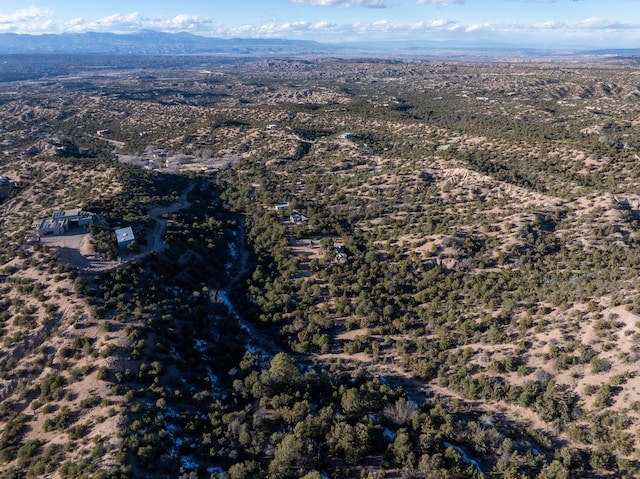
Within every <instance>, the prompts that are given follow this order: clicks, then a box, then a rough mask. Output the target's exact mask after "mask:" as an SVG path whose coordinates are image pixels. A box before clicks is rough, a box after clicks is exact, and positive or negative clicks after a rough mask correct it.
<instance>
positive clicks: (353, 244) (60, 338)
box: [0, 56, 640, 479]
mask: <svg viewBox="0 0 640 479" xmlns="http://www.w3.org/2000/svg"><path fill="white" fill-rule="evenodd" d="M574 60H575V59H574ZM0 62H4V63H3V65H8V66H10V68H7V69H5V70H3V71H2V74H3V76H2V82H0V112H1V114H0V146H1V148H0V176H1V177H2V178H0V236H1V243H2V247H1V248H0V341H1V343H0V344H1V345H0V476H2V477H3V478H4V477H6V478H25V477H33V478H35V477H47V478H61V479H65V478H90V477H91V478H140V477H149V478H155V477H157V478H165V477H167V478H169V477H171V478H174V477H179V478H185V479H186V478H200V477H201V478H232V479H236V478H245V477H246V478H249V477H269V478H285V477H292V478H293V477H305V478H307V479H311V478H322V477H332V478H334V477H335V478H343V477H353V478H373V477H377V478H381V477H387V478H408V477H416V478H434V479H435V478H447V477H449V478H468V477H478V478H479V477H487V478H488V477H508V478H524V477H539V478H561V477H572V478H573V477H594V478H595V477H638V473H637V472H636V471H637V470H638V468H639V466H640V464H639V462H638V461H640V455H639V452H638V451H640V449H639V448H640V436H639V431H640V376H639V375H638V372H637V367H638V364H639V361H640V291H639V288H640V282H639V280H638V268H639V267H640V134H638V127H639V118H640V114H639V113H640V77H639V76H638V69H637V66H638V64H637V61H636V60H634V59H633V58H609V59H603V58H598V59H596V58H591V59H589V61H587V60H586V59H585V58H581V59H580V61H579V62H578V61H570V59H564V60H563V61H560V60H558V61H551V60H549V59H546V60H541V59H538V60H532V61H530V60H529V59H528V60H527V61H523V60H522V59H519V58H511V59H510V60H509V61H507V60H504V61H498V60H497V59H494V61H491V62H471V61H464V62H463V61H440V60H439V61H429V60H427V59H424V60H421V61H418V60H415V61H408V60H407V61H386V60H348V59H337V58H323V59H317V60H309V61H306V60H284V59H252V58H246V59H239V58H234V59H231V58H222V57H221V58H215V57H204V56H203V57H195V56H191V57H168V56H167V57H127V56H123V57H113V56H104V57H97V56H91V57H89V56H86V57H83V56H74V57H67V56H51V57H47V56H44V57H41V58H40V57H30V56H3V57H0ZM3 178H4V179H3ZM78 209H79V210H80V211H82V212H84V213H86V215H88V216H90V217H91V224H90V225H85V226H82V225H80V224H79V223H78V224H76V222H77V221H78V220H77V219H76V220H71V222H70V223H68V224H66V223H65V225H66V226H65V228H67V229H65V230H64V231H61V232H60V233H61V234H58V233H57V232H55V233H53V234H43V233H42V232H43V231H44V230H43V229H40V230H38V227H39V225H40V228H42V224H43V223H42V222H43V221H44V219H48V218H52V221H53V220H55V219H56V218H59V216H58V217H56V212H63V211H66V212H67V216H68V215H69V214H71V213H70V212H72V211H77V210H78ZM47 224H49V223H47ZM129 227H130V228H131V230H130V231H131V234H133V236H134V237H135V241H133V242H131V241H130V238H128V241H127V242H126V244H125V243H122V244H120V245H119V244H118V242H117V237H116V234H115V230H116V229H120V230H125V229H127V228H129Z"/></svg>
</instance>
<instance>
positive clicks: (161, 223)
mask: <svg viewBox="0 0 640 479" xmlns="http://www.w3.org/2000/svg"><path fill="white" fill-rule="evenodd" d="M195 186H196V183H195V181H193V180H191V182H190V183H189V186H188V187H187V189H186V190H184V191H183V192H182V194H181V195H180V200H179V201H177V202H176V203H173V204H170V205H169V206H156V207H154V208H151V209H150V210H149V216H151V219H153V220H154V221H155V222H156V225H155V226H154V228H153V231H152V232H151V241H150V242H149V244H150V247H149V248H148V249H147V251H145V252H144V253H141V254H139V255H136V257H140V255H142V256H146V255H147V254H149V253H151V252H152V251H155V252H157V253H159V252H161V251H163V250H164V249H165V248H166V247H167V244H166V243H165V242H164V241H163V240H162V237H163V236H164V234H165V233H166V231H167V221H166V220H164V219H162V215H166V214H169V213H175V212H176V211H180V210H182V209H185V208H188V207H189V206H191V203H190V202H189V201H188V200H187V195H188V194H189V193H191V191H192V190H193V188H194V187H195Z"/></svg>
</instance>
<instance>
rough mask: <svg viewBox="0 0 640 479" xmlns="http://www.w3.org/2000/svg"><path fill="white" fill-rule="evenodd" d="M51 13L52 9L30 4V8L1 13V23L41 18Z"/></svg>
mask: <svg viewBox="0 0 640 479" xmlns="http://www.w3.org/2000/svg"><path fill="white" fill-rule="evenodd" d="M50 15H51V11H50V10H49V9H48V8H38V7H36V6H33V5H32V6H30V7H28V8H22V9H20V10H16V11H15V12H13V13H9V14H0V23H4V24H10V23H20V22H24V21H26V20H40V19H44V18H48V17H49V16H50Z"/></svg>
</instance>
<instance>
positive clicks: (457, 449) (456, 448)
mask: <svg viewBox="0 0 640 479" xmlns="http://www.w3.org/2000/svg"><path fill="white" fill-rule="evenodd" d="M443 444H444V446H445V447H452V448H453V449H455V450H456V451H458V452H459V453H460V455H461V456H462V461H463V462H466V463H467V464H471V465H472V466H473V467H475V468H476V470H477V471H478V472H480V473H482V469H480V465H479V464H478V463H477V462H476V461H474V460H473V459H471V458H470V457H469V456H467V453H466V452H464V451H463V450H462V448H461V447H458V446H454V445H453V444H451V443H450V442H444V443H443Z"/></svg>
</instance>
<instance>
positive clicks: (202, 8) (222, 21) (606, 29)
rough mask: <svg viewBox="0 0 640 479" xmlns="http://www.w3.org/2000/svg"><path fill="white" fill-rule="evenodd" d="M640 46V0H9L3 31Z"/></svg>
mask: <svg viewBox="0 0 640 479" xmlns="http://www.w3.org/2000/svg"><path fill="white" fill-rule="evenodd" d="M141 29H153V30H161V31H167V32H179V31H187V32H191V33H194V34H198V35H205V36H215V37H223V38H231V37H243V38H290V39H305V40H317V41H322V42H344V41H380V40H385V41H386V40H433V41H444V40H454V41H458V42H465V43H471V44H473V43H480V42H500V43H509V44H512V45H528V46H541V47H568V48H574V47H585V48H589V47H617V48H621V47H631V48H640V0H235V1H234V0H183V1H179V2H178V1H169V0H164V1H163V0H153V1H151V0H141V1H136V0H125V1H120V0H109V1H102V2H96V1H92V0H86V1H78V0H32V1H23V0H0V32H14V33H30V34H41V33H62V32H87V31H108V32H116V33H128V32H135V31H139V30H141Z"/></svg>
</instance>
